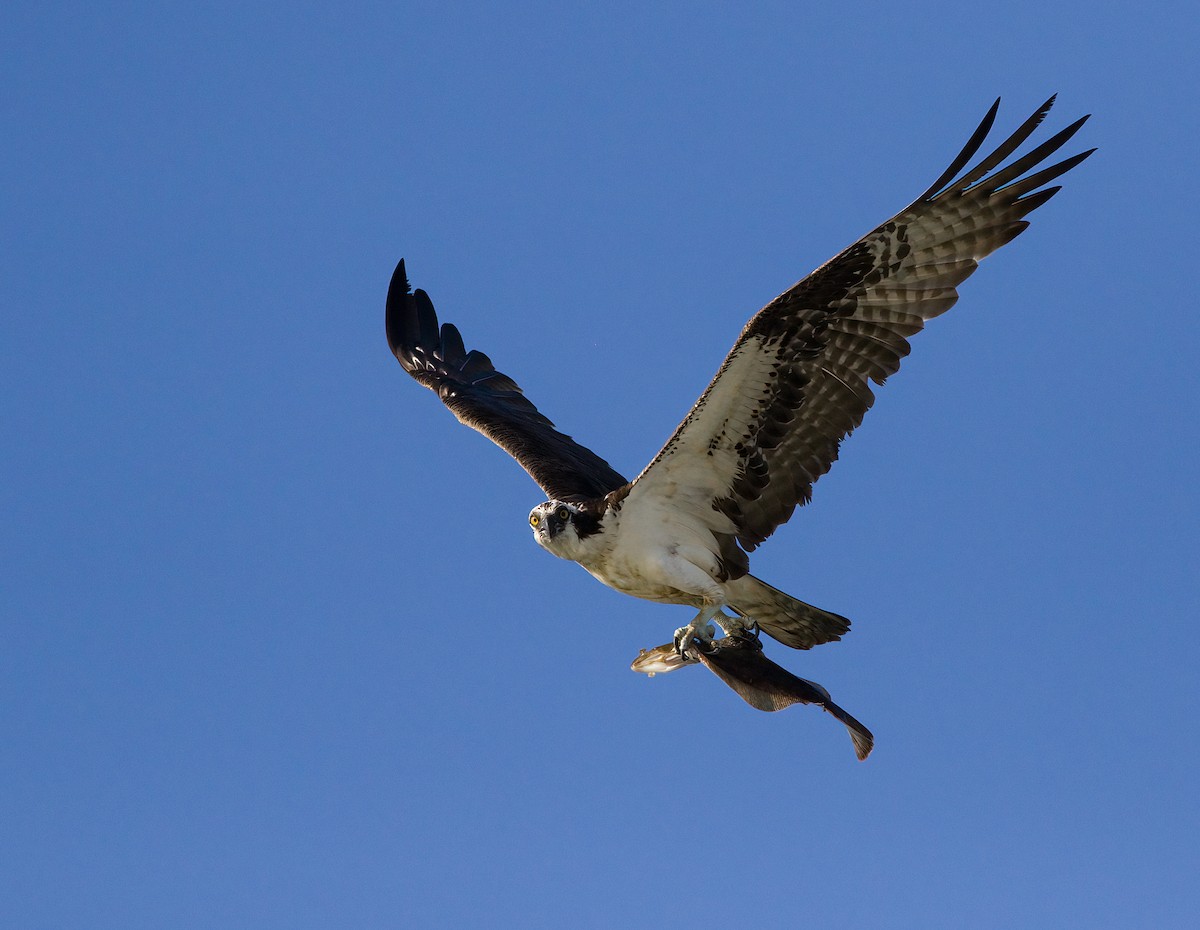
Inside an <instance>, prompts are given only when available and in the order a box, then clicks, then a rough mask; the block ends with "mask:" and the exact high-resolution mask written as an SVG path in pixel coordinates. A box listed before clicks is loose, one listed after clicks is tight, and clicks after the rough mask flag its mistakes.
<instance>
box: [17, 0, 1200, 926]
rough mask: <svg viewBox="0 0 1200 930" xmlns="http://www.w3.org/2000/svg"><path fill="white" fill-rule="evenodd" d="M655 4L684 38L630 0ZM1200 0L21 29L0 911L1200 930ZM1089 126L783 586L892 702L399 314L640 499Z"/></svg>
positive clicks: (163, 7) (609, 8)
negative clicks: (724, 417)
mask: <svg viewBox="0 0 1200 930" xmlns="http://www.w3.org/2000/svg"><path fill="white" fill-rule="evenodd" d="M650 7H653V8H652V9H651V8H650ZM1198 42H1200V30H1198V29H1197V19H1196V14H1195V10H1194V8H1193V7H1192V6H1191V4H1185V3H1143V4H1115V3H1114V4H1086V5H1085V4H1079V3H1064V4H1045V3H1042V2H1037V3H1034V2H1029V3H996V4H989V5H987V6H980V7H978V8H977V9H976V10H972V9H971V8H970V7H964V6H963V5H962V4H961V3H929V4H912V5H906V4H878V5H877V4H854V5H847V4H832V3H830V4H820V5H818V4H803V3H794V2H789V3H766V4H752V5H749V6H747V5H744V4H733V3H730V4H717V3H709V4H687V5H685V4H677V5H667V4H659V5H652V4H644V3H637V4H631V3H623V2H619V3H605V4H593V5H587V6H584V5H575V6H571V7H570V8H568V9H564V8H563V5H562V4H560V3H541V4H482V3H474V4H470V3H468V4H442V3H424V2H419V3H405V2H401V3H348V4H346V3H342V4H336V5H335V4H329V5H320V4H310V3H299V4H288V5H282V4H279V5H266V4H261V5H260V4H249V5H248V4H245V3H238V4H224V3H222V4H204V5H200V4H186V5H185V4H175V5H172V4H156V3H104V4H95V3H92V4H84V3H76V4H62V3H55V2H46V0H38V2H37V3H31V2H15V3H8V4H5V6H4V7H3V12H0V80H2V83H3V87H4V91H3V93H2V94H0V118H2V126H3V129H2V132H0V166H2V169H3V177H4V186H3V194H0V211H2V216H0V220H2V225H0V235H2V236H3V241H2V248H0V287H2V299H3V308H2V310H3V312H2V316H0V417H2V420H0V428H2V433H0V437H2V438H0V442H2V447H0V468H2V472H0V474H2V480H0V508H2V510H0V546H2V549H0V586H2V591H0V614H2V624H0V925H2V926H5V927H13V928H75V927H78V928H163V927H171V928H193V927H196V928H201V927H212V928H231V927H247V928H264V927H270V928H274V927H288V928H293V927H294V928H308V927H362V928H374V927H464V926H480V927H559V926H572V927H588V928H608V927H650V926H668V927H669V926H684V925H687V926H691V927H717V926H726V927H745V926H757V927H765V928H775V927H794V926H809V927H822V928H839V927H847V928H854V927H972V928H991V927H997V928H999V927H1005V928H1009V927H1063V926H1087V927H1090V928H1108V927H1121V928H1127V927H1156V928H1158V927H1184V926H1194V924H1192V922H1191V921H1192V920H1194V919H1195V914H1196V912H1197V909H1198V907H1200V880H1198V878H1197V876H1198V874H1200V854H1198V839H1197V838H1198V836H1200V832H1198V831H1200V823H1198V820H1200V810H1198V806H1197V802H1196V785H1197V774H1196V769H1197V762H1198V755H1200V754H1198V750H1197V745H1196V735H1197V723H1196V721H1197V711H1198V708H1197V697H1196V685H1197V675H1196V667H1197V663H1198V661H1200V655H1198V652H1200V650H1198V648H1197V646H1198V635H1197V626H1196V608H1197V600H1198V598H1197V574H1198V570H1197V552H1196V544H1197V532H1196V527H1197V520H1198V514H1197V509H1198V508H1197V491H1196V470H1195V460H1196V450H1197V434H1196V421H1197V404H1196V394H1197V379H1196V375H1195V362H1194V357H1195V352H1196V345H1197V341H1198V339H1200V329H1198V327H1197V306H1196V298H1195V294H1196V288H1195V280H1194V278H1195V264H1196V261H1195V254H1194V243H1193V239H1194V235H1193V233H1192V228H1191V227H1192V224H1193V223H1194V218H1195V216H1196V207H1197V202H1196V201H1197V190H1198V186H1200V184H1198V182H1197V179H1196V153H1197V131H1196V124H1197V118H1198V116H1200V113H1198V108H1197V105H1196V89H1197V87H1198V86H1200V74H1198V71H1197V67H1196V48H1197V44H1198ZM1055 91H1057V92H1059V95H1060V96H1059V103H1058V106H1057V107H1056V109H1055V110H1054V112H1053V113H1052V115H1051V117H1050V120H1049V122H1048V127H1047V128H1048V129H1049V130H1051V131H1052V130H1054V129H1057V128H1059V127H1061V126H1064V125H1066V124H1067V123H1068V122H1070V121H1071V120H1073V119H1074V118H1076V117H1077V116H1079V115H1081V114H1083V113H1086V112H1091V113H1093V114H1094V117H1093V119H1092V121H1091V122H1090V123H1089V124H1088V125H1087V126H1086V127H1085V129H1084V130H1083V131H1082V132H1081V133H1080V135H1079V136H1078V137H1077V141H1075V142H1072V143H1071V145H1070V146H1069V147H1068V148H1067V149H1066V150H1064V153H1065V154H1070V153H1072V152H1074V151H1078V150H1082V149H1084V148H1090V147H1091V146H1099V147H1100V151H1099V153H1098V154H1097V155H1095V156H1094V157H1093V158H1092V159H1091V160H1089V161H1088V162H1086V163H1085V164H1084V165H1083V166H1081V167H1080V168H1078V169H1076V170H1075V171H1073V172H1072V173H1071V174H1070V175H1069V176H1067V178H1066V179H1065V185H1066V189H1065V190H1064V191H1063V192H1062V193H1061V194H1060V195H1059V196H1058V197H1057V198H1056V199H1055V200H1053V201H1052V202H1051V203H1050V204H1048V205H1047V206H1046V207H1044V208H1042V209H1041V210H1039V211H1038V212H1037V214H1036V215H1035V216H1034V218H1033V220H1034V224H1033V227H1032V228H1031V229H1030V230H1029V232H1027V233H1026V234H1025V235H1024V236H1022V237H1021V238H1020V239H1019V240H1017V241H1016V242H1015V243H1013V244H1012V245H1010V246H1008V247H1006V248H1004V249H1003V250H1002V251H1001V252H1000V253H998V254H997V255H995V256H993V257H992V258H990V259H988V260H987V261H986V262H985V263H984V264H983V266H982V268H981V270H980V271H979V272H978V273H977V274H976V275H975V276H974V277H973V278H972V279H971V280H970V281H969V282H967V284H966V285H965V286H964V287H963V289H962V295H963V296H962V300H961V301H960V302H959V304H958V306H957V307H955V308H954V309H953V310H952V311H951V312H950V313H949V314H947V315H946V316H945V317H943V318H941V319H939V320H937V321H936V323H935V324H934V325H932V326H931V327H930V328H929V330H928V331H927V332H925V333H923V334H922V335H921V336H919V337H918V338H916V339H915V340H914V343H915V344H914V351H913V354H912V356H911V357H910V358H909V359H908V361H907V362H906V364H905V368H904V370H902V371H901V373H900V374H899V375H898V376H896V377H895V378H894V379H892V381H891V382H890V383H889V384H888V385H887V386H886V387H885V388H883V389H881V390H880V391H879V392H878V394H879V401H878V403H877V404H876V406H875V409H874V410H873V411H872V412H871V413H870V415H869V416H868V418H867V420H866V422H865V423H864V425H863V428H862V429H861V431H860V432H859V433H858V434H856V435H855V436H854V437H853V438H852V439H851V440H850V441H849V442H848V443H847V444H846V445H845V446H844V447H843V455H842V460H841V462H839V463H838V464H837V465H836V466H835V468H834V470H833V471H832V472H831V473H830V474H829V475H828V476H827V477H826V478H824V479H823V480H822V481H821V482H820V483H819V484H818V485H817V489H816V492H817V493H816V499H815V501H814V503H813V504H812V505H811V506H810V507H808V508H805V509H803V510H801V511H799V512H797V514H796V516H795V517H794V518H793V520H792V522H791V523H790V524H789V525H787V526H786V527H784V528H782V529H781V530H780V531H779V532H778V533H777V534H776V535H775V537H774V538H772V539H771V540H770V541H769V542H768V543H767V545H765V546H764V547H763V548H762V549H761V550H760V551H759V552H757V553H755V556H754V567H755V572H756V574H759V575H760V576H762V577H764V578H765V579H767V580H769V581H771V582H773V583H774V584H776V585H777V586H779V587H781V588H783V589H785V590H787V591H789V592H792V593H795V594H796V595H798V596H800V597H802V598H804V599H805V600H808V601H811V602H813V603H815V604H818V605H820V606H823V607H826V608H828V609H830V610H834V611H836V612H838V613H841V614H845V615H847V616H849V617H851V618H852V619H853V621H854V629H853V631H852V632H851V634H850V635H849V636H848V637H847V638H846V639H845V640H844V641H843V642H841V643H837V644H834V645H830V646H825V647H822V648H819V649H816V650H813V651H812V652H809V653H799V652H792V651H790V650H786V649H784V648H782V647H779V646H774V645H769V646H768V650H769V654H770V655H772V656H773V657H774V658H776V659H777V660H779V661H781V662H783V663H785V664H786V665H787V666H788V667H789V668H791V669H792V670H794V671H795V672H797V673H798V674H800V675H803V676H804V677H807V678H811V679H814V680H816V681H819V682H821V683H822V684H824V685H825V686H826V687H828V688H829V689H830V690H831V691H832V693H833V695H834V698H835V699H836V700H837V701H838V702H839V703H841V704H842V705H843V706H845V707H846V708H847V709H848V710H849V711H850V712H851V713H853V714H855V715H856V716H858V717H859V718H860V719H861V720H863V721H864V722H865V723H866V724H867V725H868V726H870V727H871V728H872V729H873V730H874V732H875V734H876V737H877V748H876V751H875V754H874V755H873V756H872V757H871V759H870V760H869V761H868V762H866V763H862V764H860V763H858V762H856V761H855V759H854V756H853V753H852V750H851V746H850V741H849V739H848V738H847V736H846V733H845V731H844V730H843V729H842V727H840V726H839V725H838V724H837V723H836V722H835V721H834V720H832V719H831V718H830V717H828V716H827V715H824V714H821V713H819V712H818V711H817V710H815V709H813V708H807V707H795V708H792V709H790V710H787V711H784V712H782V713H779V714H762V713H758V712H756V711H754V710H752V709H750V708H749V707H747V706H746V705H744V704H743V703H742V702H741V701H739V700H738V699H737V698H736V696H735V695H734V694H733V693H732V692H730V691H729V690H727V689H726V688H725V687H724V686H722V685H721V684H720V683H719V682H718V681H717V679H716V678H714V677H713V676H712V675H710V674H708V673H707V672H706V671H704V670H703V669H702V668H689V669H685V670H683V671H681V672H678V673H676V674H673V675H669V676H662V677H658V678H655V679H653V680H650V679H646V678H644V677H641V676H638V675H635V674H633V673H632V672H630V671H629V670H628V665H629V662H630V661H631V660H632V659H633V658H634V656H635V655H636V654H637V652H638V649H639V648H641V647H646V646H655V645H657V644H659V643H663V642H666V641H667V640H668V639H669V638H670V635H671V631H672V630H674V628H675V627H677V626H679V625H680V624H682V623H684V622H686V621H687V620H688V619H689V617H690V612H689V611H688V610H686V609H684V608H672V607H664V606H659V605H654V604H649V603H646V602H641V601H636V600H633V599H631V598H627V597H624V596H622V595H619V594H617V593H615V592H612V591H610V590H608V589H606V588H604V587H602V586H601V585H599V584H598V583H596V582H595V581H593V580H592V579H591V578H590V577H588V576H587V575H586V574H585V573H584V572H583V571H581V570H580V569H579V568H577V567H576V566H573V565H570V564H568V563H565V562H561V561H558V560H556V559H553V558H551V557H550V556H548V555H547V554H546V553H544V552H542V551H540V550H539V549H538V548H537V546H536V545H535V544H534V542H533V541H532V539H531V537H530V533H529V530H528V527H527V524H526V515H527V513H528V511H529V509H530V507H532V506H533V505H534V504H536V503H538V502H540V501H541V500H542V497H543V496H542V493H541V491H540V490H539V489H538V488H537V487H536V486H535V485H534V484H533V483H532V482H531V481H530V480H529V478H528V477H527V476H526V475H525V474H524V473H523V472H522V471H521V470H520V469H519V468H518V467H517V466H516V465H515V464H513V463H512V462H511V461H510V460H509V459H508V458H507V456H505V455H504V454H503V453H502V452H501V451H499V450H498V449H496V448H494V447H493V446H491V445H490V444H489V443H488V442H486V441H485V440H484V439H482V438H481V437H479V436H478V435H476V434H474V433H472V432H471V431H469V430H466V429H464V428H463V427H461V426H459V425H458V424H457V423H456V422H455V421H454V420H453V418H452V417H451V416H450V415H449V414H448V413H447V412H446V411H445V410H444V409H442V407H441V405H440V404H438V403H437V401H436V399H435V398H434V397H433V396H432V395H431V394H429V393H428V392H425V391H423V390H421V389H420V388H419V387H418V386H417V385H416V384H414V383H413V382H412V381H411V380H409V378H408V377H407V376H406V375H405V374H404V372H403V371H402V370H401V369H400V367H399V366H398V365H397V364H396V362H395V361H394V359H393V358H392V356H391V355H390V353H389V352H388V349H387V345H386V343H385V340H384V333H383V305H384V295H385V292H386V288H387V283H388V278H389V276H390V274H391V272H392V268H393V266H394V264H395V262H396V260H397V259H398V258H400V257H401V256H404V257H406V258H407V260H408V267H409V271H410V275H411V277H412V279H413V282H414V284H415V285H416V286H418V287H423V288H425V289H426V290H428V291H429V293H430V294H431V296H432V297H433V300H434V302H435V304H436V306H437V308H438V311H439V313H440V314H441V315H442V318H443V319H448V320H451V321H454V322H455V323H457V324H459V326H460V327H461V329H462V331H463V333H464V334H465V337H466V340H467V343H468V345H470V346H474V347H478V348H481V349H483V350H484V351H486V352H488V353H489V354H490V355H491V356H492V358H493V359H494V360H495V361H496V363H497V365H498V366H500V367H501V369H502V370H504V371H506V372H509V373H510V374H512V375H514V376H515V377H516V378H517V379H518V380H519V381H520V383H521V384H522V386H523V387H524V388H525V390H526V392H527V394H528V395H529V396H530V397H531V398H532V399H533V400H534V401H535V402H537V403H538V404H539V405H540V406H541V407H542V409H543V410H544V411H545V412H546V413H547V414H548V415H549V416H550V417H551V418H553V419H554V420H555V421H556V422H557V423H558V424H559V425H560V426H561V427H562V428H563V429H564V430H566V431H567V432H569V433H571V434H573V435H575V436H576V437H577V438H578V439H580V440H581V441H583V442H584V443H586V444H588V445H590V446H591V447H592V448H594V449H596V450H597V451H598V452H599V453H600V454H601V455H603V456H605V457H606V458H608V459H609V460H610V461H611V462H612V463H613V465H614V466H615V467H616V468H617V469H618V470H620V471H623V472H624V473H626V474H628V475H632V474H636V473H637V472H638V471H639V470H640V469H641V467H642V466H643V465H644V464H645V463H646V462H647V461H648V460H649V459H650V457H651V456H652V455H653V454H654V453H655V452H656V451H657V450H658V448H659V446H660V445H661V443H662V442H663V441H664V440H665V439H666V437H667V436H668V435H669V434H670V432H671V430H672V429H673V428H674V427H675V425H676V424H677V422H678V421H679V419H680V418H681V417H682V416H683V414H684V413H685V412H686V410H687V409H688V407H689V406H690V405H691V404H692V402H693V401H694V400H695V398H696V397H697V396H698V394H699V393H700V391H701V390H702V389H703V388H704V386H705V384H706V383H707V382H708V379H709V378H710V377H711V375H712V374H713V372H714V371H715V370H716V368H717V367H718V365H719V363H720V361H721V359H722V358H723V357H724V354H725V352H726V351H727V350H728V348H729V346H730V345H731V344H732V342H733V340H734V338H735V337H736V335H737V333H738V331H739V329H740V328H741V326H742V325H743V324H744V323H745V321H746V320H747V319H748V318H749V317H750V315H751V314H752V313H753V312H754V311H755V310H757V309H758V308H759V307H760V306H761V305H762V304H763V303H765V302H766V301H767V300H769V299H770V298H772V297H774V296H775V295H776V294H777V293H779V292H780V291H781V290H783V289H784V288H786V287H787V286H789V285H790V284H792V283H793V282H794V281H795V280H797V279H798V278H800V277H801V276H803V275H804V274H806V273H807V272H808V271H810V270H811V269H812V268H813V267H815V266H816V265H818V264H819V263H821V262H823V261H824V260H825V259H827V258H829V257H830V256H832V255H833V254H834V253H835V252H836V251H837V250H838V249H840V248H842V247H844V246H845V245H847V244H849V243H850V242H852V241H853V240H854V239H856V238H857V237H858V236H859V235H861V234H862V233H864V232H866V231H867V230H868V229H870V228H871V227H873V226H874V225H876V224H877V223H879V222H881V221H882V220H884V219H886V218H887V217H889V216H890V215H892V214H893V213H894V212H896V211H897V210H898V209H900V208H901V207H903V206H904V205H905V204H906V203H908V202H909V201H910V200H911V199H912V198H913V197H915V196H916V194H917V193H919V192H920V191H921V190H922V189H923V188H924V187H925V186H926V185H927V184H928V183H929V182H930V181H932V180H933V178H935V177H936V176H937V175H938V174H939V173H940V172H941V170H942V169H943V168H944V167H945V165H946V164H947V163H948V162H949V161H950V159H951V158H952V157H953V156H954V154H955V153H956V152H957V151H958V150H959V148H960V147H961V145H962V143H963V142H964V141H965V140H966V138H967V137H968V136H969V135H970V133H971V131H972V130H973V129H974V127H975V125H976V124H977V122H978V120H979V119H980V118H981V117H982V115H983V114H984V112H985V111H986V109H987V107H988V106H989V105H990V104H991V102H992V100H993V99H994V98H995V97H996V96H997V95H1002V96H1003V98H1004V102H1003V105H1002V108H1001V113H1000V120H999V123H998V128H999V129H1001V130H1004V131H1008V130H1011V129H1012V128H1013V127H1015V126H1016V125H1017V124H1018V123H1019V122H1020V121H1021V120H1022V119H1024V117H1026V116H1027V115H1028V114H1029V113H1030V112H1032V111H1033V110H1034V109H1035V108H1036V107H1037V106H1038V105H1039V104H1040V103H1041V102H1042V101H1043V100H1044V99H1045V98H1046V97H1047V96H1048V95H1049V94H1050V93H1052V92H1055Z"/></svg>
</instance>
